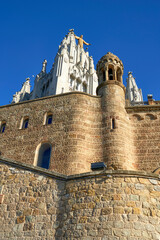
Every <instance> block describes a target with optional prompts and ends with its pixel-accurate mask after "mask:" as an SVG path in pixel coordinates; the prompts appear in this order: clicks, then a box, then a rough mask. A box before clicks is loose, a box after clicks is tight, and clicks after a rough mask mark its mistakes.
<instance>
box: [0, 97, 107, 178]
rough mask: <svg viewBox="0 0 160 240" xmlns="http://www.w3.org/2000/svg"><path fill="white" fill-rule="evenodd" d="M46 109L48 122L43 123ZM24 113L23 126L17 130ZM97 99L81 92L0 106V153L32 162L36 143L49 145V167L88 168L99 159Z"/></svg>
mask: <svg viewBox="0 0 160 240" xmlns="http://www.w3.org/2000/svg"><path fill="white" fill-rule="evenodd" d="M46 112H52V113H53V120H52V124H50V125H43V122H44V115H45V113H46ZM25 116H28V117H29V125H28V128H27V129H19V128H20V122H21V118H22V117H25ZM101 119H102V115H101V108H100V98H99V97H93V96H89V95H87V94H83V93H72V94H63V95H61V96H58V95H56V96H52V97H47V98H42V99H39V100H33V101H27V102H22V103H19V104H13V105H7V106H4V107H1V108H0V121H2V120H6V130H5V132H4V133H3V134H0V152H1V155H2V156H4V157H6V158H10V159H15V160H17V161H21V162H25V163H29V164H33V162H34V157H35V152H36V148H37V146H38V145H39V144H40V143H43V142H49V143H50V144H51V145H52V152H51V162H50V169H51V170H54V171H57V172H61V173H64V174H75V173H79V172H87V171H90V163H91V162H96V161H103V160H102V157H103V151H102V141H101V124H102V123H101V122H102V121H101Z"/></svg>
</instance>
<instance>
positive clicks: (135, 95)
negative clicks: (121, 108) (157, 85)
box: [126, 72, 143, 103]
mask: <svg viewBox="0 0 160 240" xmlns="http://www.w3.org/2000/svg"><path fill="white" fill-rule="evenodd" d="M126 99H128V100H129V101H130V102H131V103H134V102H142V101H143V96H142V90H141V89H139V88H138V87H137V84H136V81H135V78H134V77H133V75H132V72H128V78H127V87H126Z"/></svg>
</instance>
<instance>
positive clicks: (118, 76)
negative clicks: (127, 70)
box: [117, 69, 121, 82]
mask: <svg viewBox="0 0 160 240" xmlns="http://www.w3.org/2000/svg"><path fill="white" fill-rule="evenodd" d="M117 81H119V82H121V70H120V69H118V70H117Z"/></svg>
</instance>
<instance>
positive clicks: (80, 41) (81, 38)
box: [74, 34, 91, 48]
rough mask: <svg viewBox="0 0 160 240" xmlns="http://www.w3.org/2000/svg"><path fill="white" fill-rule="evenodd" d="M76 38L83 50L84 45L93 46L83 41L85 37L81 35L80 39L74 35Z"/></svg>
mask: <svg viewBox="0 0 160 240" xmlns="http://www.w3.org/2000/svg"><path fill="white" fill-rule="evenodd" d="M74 36H75V38H76V39H78V45H79V46H80V48H83V43H84V44H85V45H91V44H90V43H87V42H85V41H84V40H83V35H81V36H80V37H77V36H76V35H75V34H74Z"/></svg>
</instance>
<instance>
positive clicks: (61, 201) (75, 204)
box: [0, 158, 160, 240]
mask: <svg viewBox="0 0 160 240" xmlns="http://www.w3.org/2000/svg"><path fill="white" fill-rule="evenodd" d="M0 162H1V164H0V174H1V178H0V222H1V227H0V239H1V240H7V239H9V240H31V239H34V240H44V239H45V240H51V239H52V240H53V239H56V240H59V239H62V240H63V239H72V240H73V239H82V240H159V239H160V227H159V226H160V181H159V176H158V175H157V174H147V173H146V172H138V171H136V172H135V171H126V170H125V171H124V170H106V171H99V172H90V173H84V174H79V175H72V176H68V177H67V176H65V175H62V174H57V173H55V172H51V171H48V170H43V169H42V168H39V167H32V166H30V165H27V164H22V163H18V162H15V161H11V160H7V159H4V158H1V159H0Z"/></svg>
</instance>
